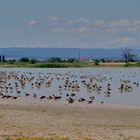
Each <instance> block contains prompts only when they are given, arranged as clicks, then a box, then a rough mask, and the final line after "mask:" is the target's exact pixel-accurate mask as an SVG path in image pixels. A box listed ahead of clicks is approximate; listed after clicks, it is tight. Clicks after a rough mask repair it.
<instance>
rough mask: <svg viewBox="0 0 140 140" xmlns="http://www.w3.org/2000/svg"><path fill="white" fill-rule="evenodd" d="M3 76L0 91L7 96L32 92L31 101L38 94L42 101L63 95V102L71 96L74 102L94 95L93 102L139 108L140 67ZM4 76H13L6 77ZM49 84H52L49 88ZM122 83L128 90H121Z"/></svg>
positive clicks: (19, 71)
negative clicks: (49, 82) (136, 106)
mask: <svg viewBox="0 0 140 140" xmlns="http://www.w3.org/2000/svg"><path fill="white" fill-rule="evenodd" d="M0 73H1V81H2V82H1V83H0V86H1V88H0V90H1V93H3V94H4V95H12V96H25V93H29V96H28V97H27V98H31V97H33V94H34V93H35V94H36V95H37V98H39V97H40V96H46V97H48V96H52V95H53V94H54V95H55V96H61V97H62V98H61V99H60V100H66V99H67V98H69V97H68V96H67V95H69V96H70V97H72V98H73V99H74V100H75V101H78V99H80V98H81V97H82V98H85V99H86V101H90V98H89V97H91V96H94V97H95V100H93V103H94V102H96V103H101V102H105V103H113V104H125V105H140V85H139V82H140V68H59V69H58V68H43V69H42V68H1V69H0ZM3 73H4V74H3ZM3 75H5V77H8V75H11V76H10V78H5V77H4V76H3ZM13 75H16V76H17V77H18V78H17V77H16V78H15V77H14V76H13ZM21 75H23V77H24V78H25V79H24V82H25V84H24V86H22V85H21V84H20V81H19V80H20V79H21V77H22V76H21ZM3 77H4V78H3ZM32 77H34V79H32ZM48 81H51V84H50V85H48ZM66 81H67V82H66ZM15 82H17V85H18V86H17V87H15ZM9 83H10V84H11V85H10V86H9ZM38 83H40V84H39V86H38ZM66 83H67V84H66ZM32 84H33V85H32ZM121 84H124V85H125V86H127V87H129V88H128V89H123V90H120V89H119V88H120V86H121ZM59 86H61V87H59ZM5 87H8V88H7V89H6V88H5ZM9 87H13V89H12V90H11V89H9ZM78 87H79V88H78ZM94 87H95V88H94ZM97 89H98V90H97ZM107 89H109V90H107ZM16 91H20V93H17V92H16ZM107 92H108V93H107ZM71 94H74V96H71Z"/></svg>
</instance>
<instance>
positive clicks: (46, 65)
mask: <svg viewBox="0 0 140 140" xmlns="http://www.w3.org/2000/svg"><path fill="white" fill-rule="evenodd" d="M78 67H140V62H137V63H128V64H126V63H119V62H118V63H99V64H98V65H96V64H95V63H92V62H73V63H68V62H59V63H57V62H46V63H35V64H31V63H28V62H15V63H8V62H4V63H0V68H78Z"/></svg>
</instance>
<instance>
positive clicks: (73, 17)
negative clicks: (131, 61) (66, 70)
mask: <svg viewBox="0 0 140 140" xmlns="http://www.w3.org/2000/svg"><path fill="white" fill-rule="evenodd" d="M139 13H140V0H0V48H7V47H32V48H34V47H35V48H37V47H40V48H122V47H135V48H139V46H140V14H139Z"/></svg>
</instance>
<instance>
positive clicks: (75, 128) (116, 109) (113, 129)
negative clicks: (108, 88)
mask: <svg viewBox="0 0 140 140" xmlns="http://www.w3.org/2000/svg"><path fill="white" fill-rule="evenodd" d="M53 136H60V137H61V138H63V137H68V138H69V140H81V139H83V138H85V137H86V138H90V139H94V140H118V139H119V140H124V138H126V139H125V140H129V138H130V137H132V138H133V139H137V138H140V107H134V106H133V107H132V106H131V107H130V106H122V105H117V106H116V105H110V104H94V103H93V104H90V105H89V104H85V103H73V104H69V103H66V102H61V101H45V100H40V99H30V98H28V99H26V98H20V99H17V100H7V99H6V100H5V99H0V139H2V140H5V139H6V138H18V137H41V138H46V137H53ZM83 140H84V139H83Z"/></svg>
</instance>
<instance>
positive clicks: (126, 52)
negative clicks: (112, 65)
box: [122, 48, 136, 63]
mask: <svg viewBox="0 0 140 140" xmlns="http://www.w3.org/2000/svg"><path fill="white" fill-rule="evenodd" d="M122 56H123V57H124V59H125V62H126V63H128V62H134V58H135V57H136V55H135V54H133V53H132V50H131V49H130V48H124V49H123V50H122Z"/></svg>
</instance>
